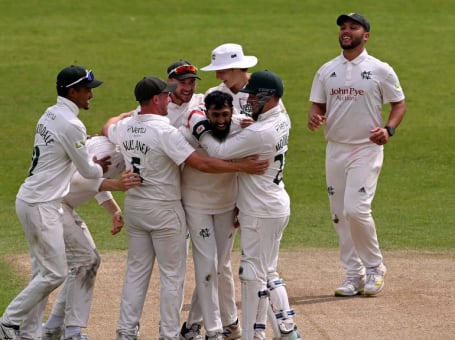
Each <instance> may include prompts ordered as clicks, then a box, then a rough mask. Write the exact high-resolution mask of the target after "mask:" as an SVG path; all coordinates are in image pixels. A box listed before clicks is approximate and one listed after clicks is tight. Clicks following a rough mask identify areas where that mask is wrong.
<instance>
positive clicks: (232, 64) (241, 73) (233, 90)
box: [201, 43, 258, 112]
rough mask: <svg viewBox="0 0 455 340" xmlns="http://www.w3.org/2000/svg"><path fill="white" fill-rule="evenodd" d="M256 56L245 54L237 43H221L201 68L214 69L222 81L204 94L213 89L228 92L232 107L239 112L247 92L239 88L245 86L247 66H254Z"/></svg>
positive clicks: (245, 99)
mask: <svg viewBox="0 0 455 340" xmlns="http://www.w3.org/2000/svg"><path fill="white" fill-rule="evenodd" d="M257 63H258V58H257V57H255V56H252V55H245V54H244V53H243V48H242V46H241V45H239V44H232V43H227V44H222V45H220V46H218V47H216V48H215V49H214V50H213V51H212V54H211V63H210V64H209V65H207V66H204V67H202V68H201V70H202V71H215V74H216V78H217V79H219V80H221V81H222V83H221V84H219V85H218V86H215V87H212V88H210V89H208V90H207V91H206V95H207V94H208V93H210V92H213V91H215V90H217V91H222V92H226V93H229V94H230V95H231V96H232V98H233V103H234V108H235V109H236V110H237V111H238V112H241V111H242V110H243V107H244V106H245V105H246V101H247V99H248V94H246V93H244V92H241V91H240V90H241V89H242V88H243V87H245V85H246V83H247V82H248V79H250V76H251V73H249V72H248V68H251V67H254V66H256V64H257Z"/></svg>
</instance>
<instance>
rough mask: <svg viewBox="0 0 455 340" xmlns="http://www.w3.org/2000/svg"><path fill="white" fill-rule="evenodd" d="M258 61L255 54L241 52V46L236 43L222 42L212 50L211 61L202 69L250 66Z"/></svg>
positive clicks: (214, 69) (212, 69) (215, 69)
mask: <svg viewBox="0 0 455 340" xmlns="http://www.w3.org/2000/svg"><path fill="white" fill-rule="evenodd" d="M257 63H258V58H256V57H255V56H247V55H244V54H243V49H242V46H240V45H238V44H223V45H221V46H218V47H217V48H215V49H214V50H213V51H212V62H211V63H210V65H207V66H205V67H202V68H201V70H202V71H218V70H227V69H231V68H250V67H253V66H255V65H256V64H257Z"/></svg>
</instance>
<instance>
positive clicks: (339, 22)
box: [337, 13, 370, 32]
mask: <svg viewBox="0 0 455 340" xmlns="http://www.w3.org/2000/svg"><path fill="white" fill-rule="evenodd" d="M348 19H350V20H354V21H356V22H358V23H359V24H360V25H362V26H363V28H365V31H367V32H370V23H369V22H368V20H367V19H366V18H365V17H364V16H363V15H362V14H359V13H349V14H341V15H340V16H339V17H338V19H337V25H338V26H341V25H342V24H343V23H344V22H345V21H346V20H348Z"/></svg>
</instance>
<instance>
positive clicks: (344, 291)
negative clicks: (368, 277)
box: [335, 276, 365, 296]
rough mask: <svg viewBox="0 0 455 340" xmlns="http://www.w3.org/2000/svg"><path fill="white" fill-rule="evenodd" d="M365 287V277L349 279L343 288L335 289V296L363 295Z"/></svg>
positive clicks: (342, 285)
mask: <svg viewBox="0 0 455 340" xmlns="http://www.w3.org/2000/svg"><path fill="white" fill-rule="evenodd" d="M364 287H365V277H364V276H362V277H347V278H346V279H345V280H344V281H343V283H342V284H341V286H339V287H338V288H337V289H335V296H355V295H358V294H362V293H363V290H364Z"/></svg>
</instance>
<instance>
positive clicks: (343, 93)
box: [330, 87, 365, 100]
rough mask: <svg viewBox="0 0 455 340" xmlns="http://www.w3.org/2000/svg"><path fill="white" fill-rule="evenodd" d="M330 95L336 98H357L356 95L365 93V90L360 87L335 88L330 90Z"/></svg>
mask: <svg viewBox="0 0 455 340" xmlns="http://www.w3.org/2000/svg"><path fill="white" fill-rule="evenodd" d="M330 95H331V96H336V99H337V100H357V97H359V96H363V95H365V91H364V90H361V89H356V88H354V87H350V88H341V87H339V88H337V89H331V90H330Z"/></svg>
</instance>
